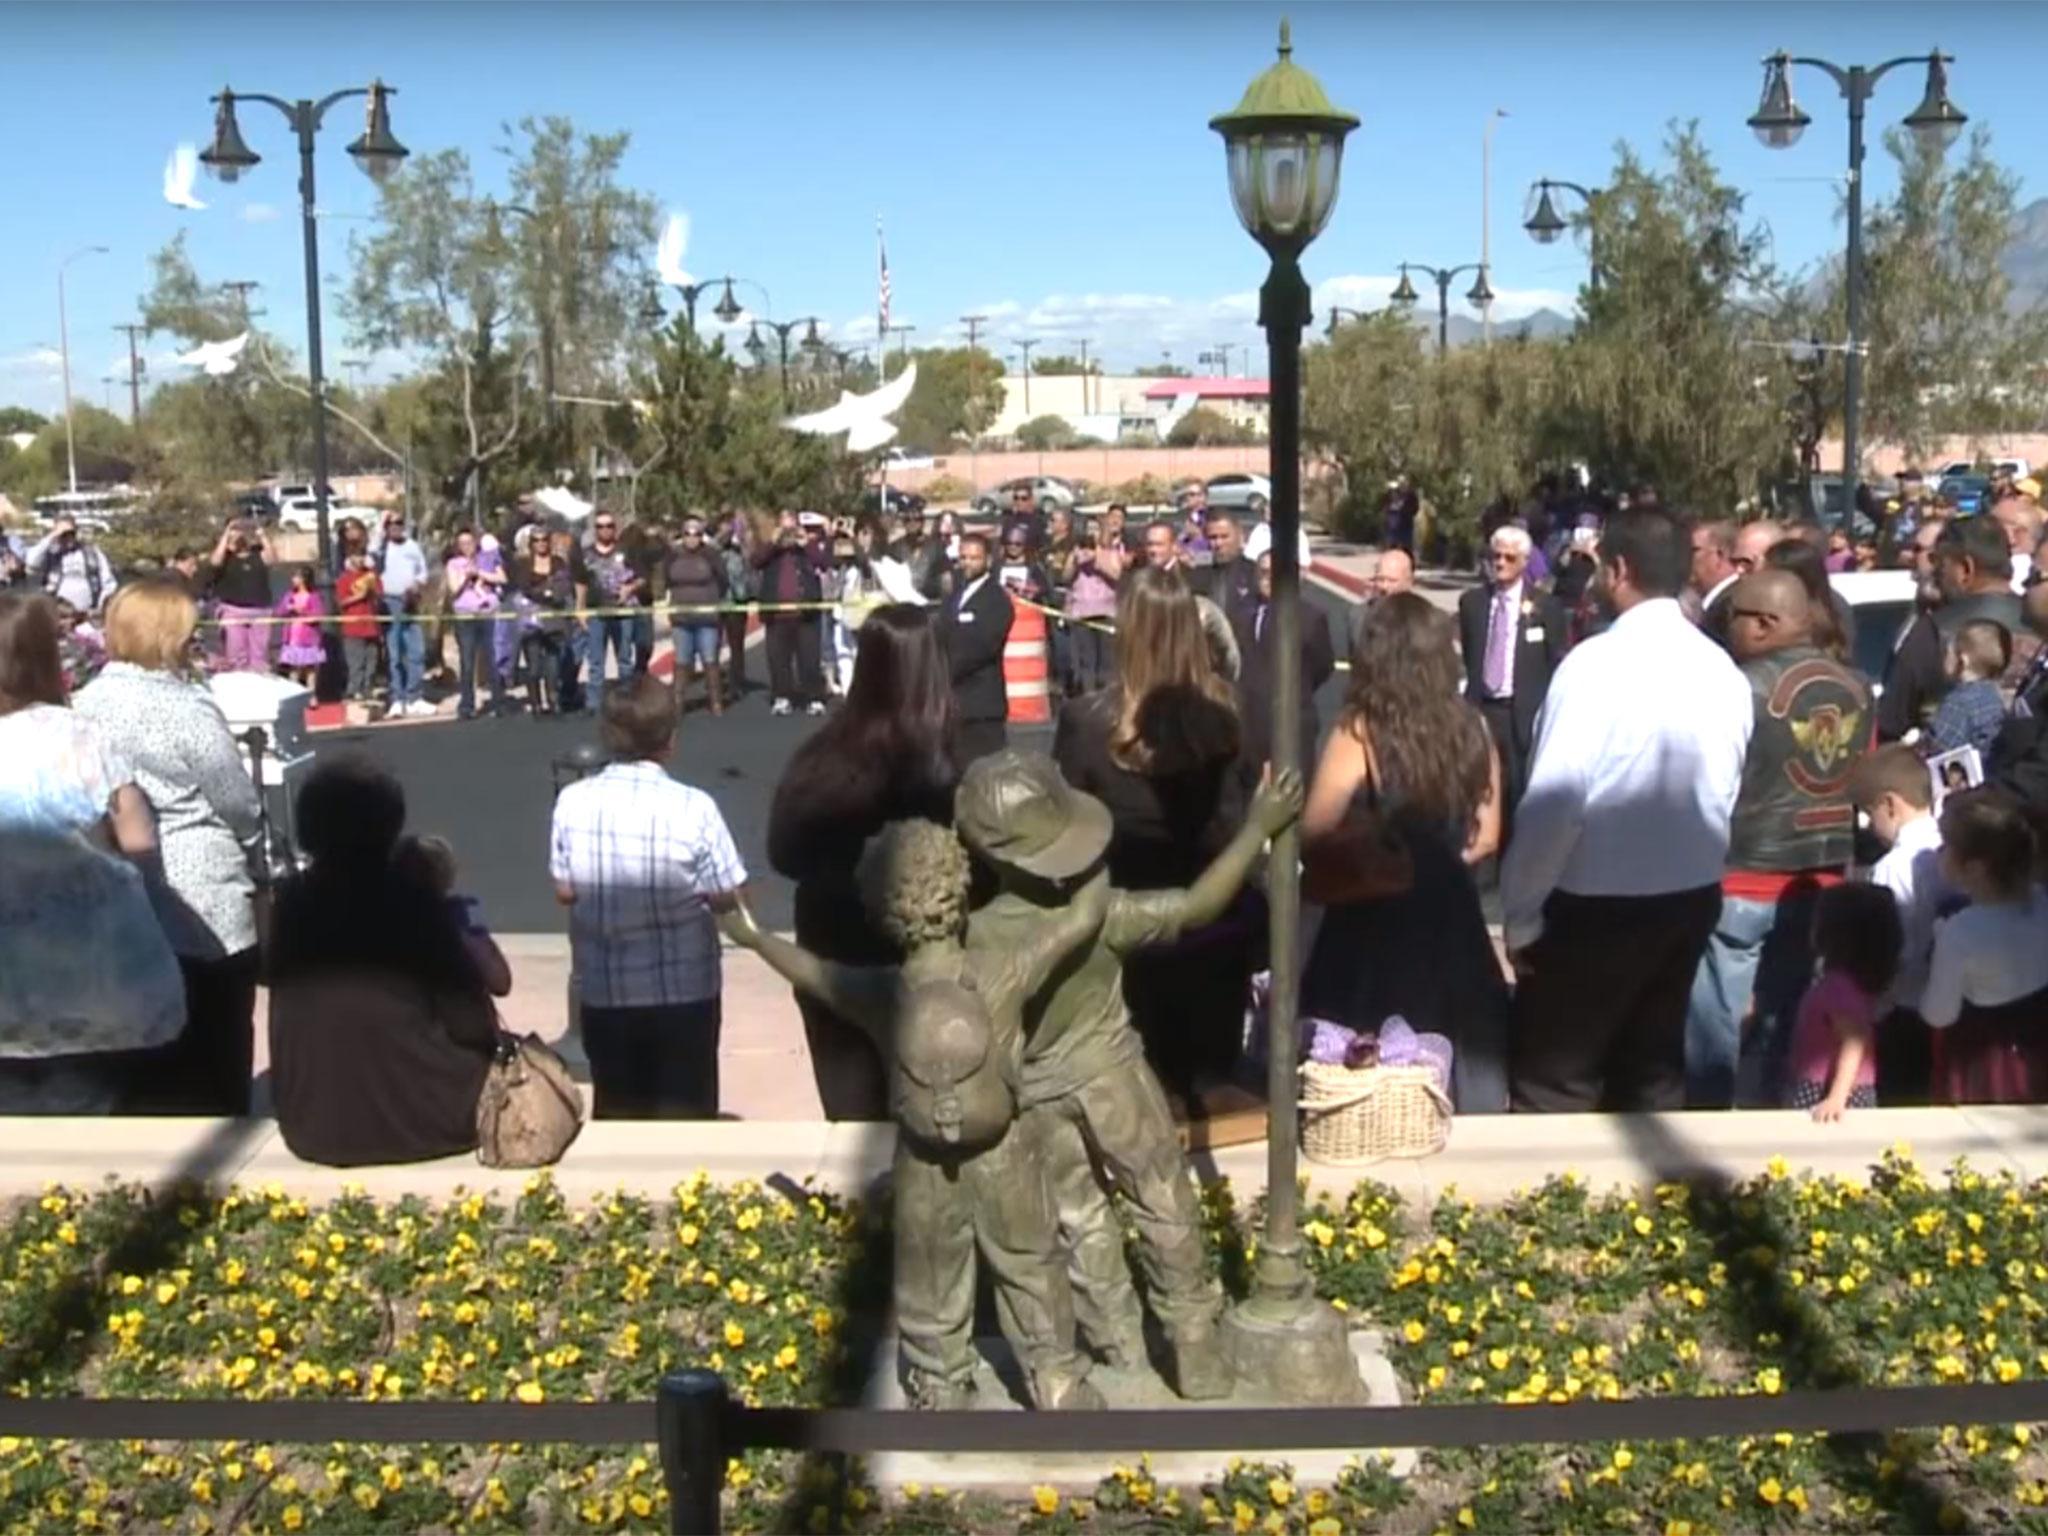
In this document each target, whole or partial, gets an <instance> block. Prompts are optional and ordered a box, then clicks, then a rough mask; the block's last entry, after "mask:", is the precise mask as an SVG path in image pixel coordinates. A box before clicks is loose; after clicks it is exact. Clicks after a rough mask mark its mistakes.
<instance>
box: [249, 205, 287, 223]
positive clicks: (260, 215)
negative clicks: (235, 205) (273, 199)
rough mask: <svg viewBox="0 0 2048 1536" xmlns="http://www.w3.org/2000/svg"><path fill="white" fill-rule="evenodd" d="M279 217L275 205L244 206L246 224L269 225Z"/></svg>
mask: <svg viewBox="0 0 2048 1536" xmlns="http://www.w3.org/2000/svg"><path fill="white" fill-rule="evenodd" d="M278 217H279V210H278V207H277V205H276V204H275V203H245V204H243V206H242V222H243V223H244V224H268V223H270V222H271V221H272V220H274V219H276V218H278Z"/></svg>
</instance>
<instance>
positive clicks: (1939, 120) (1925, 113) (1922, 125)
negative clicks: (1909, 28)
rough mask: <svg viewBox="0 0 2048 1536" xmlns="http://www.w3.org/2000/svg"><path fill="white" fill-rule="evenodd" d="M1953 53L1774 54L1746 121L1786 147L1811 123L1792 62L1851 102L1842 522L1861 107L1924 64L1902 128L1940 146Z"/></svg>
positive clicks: (1852, 378)
mask: <svg viewBox="0 0 2048 1536" xmlns="http://www.w3.org/2000/svg"><path fill="white" fill-rule="evenodd" d="M1954 62H1955V59H1954V56H1953V55H1950V54H1946V53H1943V52H1942V51H1941V50H1940V49H1938V48H1937V49H1936V50H1935V51H1934V52H1932V53H1921V54H1908V55H1906V56H1905V57H1903V58H1897V59H1887V60H1886V61H1885V62H1884V63H1882V64H1880V65H1878V66H1877V68H1875V69H1866V68H1865V67H1864V66H1863V65H1861V64H1852V65H1850V66H1849V67H1848V68H1847V69H1844V68H1842V67H1841V66H1840V65H1838V64H1830V63H1829V62H1828V61H1827V60H1826V59H1810V58H1804V57H1795V56H1794V55H1792V54H1789V53H1782V52H1781V53H1774V54H1772V55H1771V56H1770V57H1769V58H1767V59H1765V60H1764V94H1763V100H1761V101H1760V102H1758V103H1757V109H1756V111H1755V112H1754V113H1752V114H1751V115H1750V119H1749V126H1750V128H1751V129H1752V130H1753V131H1754V132H1755V134H1756V136H1757V137H1758V138H1759V139H1761V140H1762V141H1763V143H1764V145H1765V146H1766V147H1767V148H1770V149H1790V148H1791V147H1792V146H1793V145H1794V144H1796V143H1798V142H1799V135H1800V134H1802V133H1804V132H1805V131H1806V125H1807V124H1808V123H1810V122H1812V121H1813V119H1812V118H1810V117H1808V116H1807V115H1806V113H1804V112H1803V111H1801V110H1800V108H1799V103H1798V102H1797V101H1795V100H1794V99H1793V97H1792V66H1793V65H1795V64H1803V65H1806V66H1807V67H1809V68H1812V69H1818V70H1822V71H1824V72H1825V73H1826V74H1827V75H1828V77H1829V78H1830V79H1832V80H1833V81H1834V82H1835V84H1836V86H1837V87H1839V88H1840V90H1841V92H1842V95H1843V97H1844V99H1845V100H1847V101H1848V103H1849V252H1848V259H1847V262H1846V265H1845V266H1844V269H1843V273H1842V281H1843V285H1844V286H1845V288H1846V289H1847V290H1848V291H1847V299H1848V310H1849V316H1848V320H1849V348H1848V351H1847V352H1846V353H1844V354H1843V361H1842V519H1843V526H1844V527H1846V528H1853V527H1854V526H1855V522H1856V500H1857V493H1858V491H1859V490H1860V489H1861V482H1862V479H1863V109H1864V107H1865V105H1866V104H1867V103H1868V102H1869V100H1870V98H1871V96H1872V95H1874V94H1875V93H1876V91H1877V82H1878V81H1880V80H1882V79H1883V78H1884V77H1885V76H1886V75H1888V74H1890V73H1891V72H1892V71H1893V70H1895V69H1897V68H1898V67H1899V66H1900V65H1902V64H1925V65H1926V66H1927V88H1926V90H1925V91H1924V92H1923V93H1922V95H1921V97H1920V105H1919V106H1917V107H1915V108H1914V109H1913V110H1912V111H1911V112H1910V113H1908V114H1907V115H1906V119H1905V122H1906V126H1907V127H1908V128H1910V129H1912V130H1913V133H1914V134H1915V136H1916V137H1918V138H1919V139H1920V141H1921V142H1922V143H1923V144H1931V145H1933V146H1934V147H1935V148H1937V149H1946V148H1947V147H1948V146H1949V145H1951V144H1953V143H1954V142H1955V140H1956V135H1957V134H1959V133H1961V132H1962V131H1963V124H1964V123H1966V122H1968V121H1969V119H1968V118H1966V117H1965V116H1964V115H1963V114H1962V112H1961V111H1960V110H1958V109H1957V107H1956V104H1955V103H1954V102H1952V101H1950V100H1949V99H1948V66H1949V65H1951V64H1953V63H1954Z"/></svg>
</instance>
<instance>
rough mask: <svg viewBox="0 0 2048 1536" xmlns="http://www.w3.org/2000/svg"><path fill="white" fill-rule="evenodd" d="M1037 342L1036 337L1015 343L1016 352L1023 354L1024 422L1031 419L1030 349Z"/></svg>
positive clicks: (1027, 337) (1022, 339)
mask: <svg viewBox="0 0 2048 1536" xmlns="http://www.w3.org/2000/svg"><path fill="white" fill-rule="evenodd" d="M1038 342H1039V338H1038V337H1036V336H1025V337H1021V338H1019V340H1018V342H1017V350H1018V351H1019V352H1021V353H1023V354H1024V419H1025V420H1026V421H1029V420H1030V419H1031V349H1032V348H1033V347H1035V346H1037V345H1038Z"/></svg>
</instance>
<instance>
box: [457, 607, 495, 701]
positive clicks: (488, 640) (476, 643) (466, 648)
mask: <svg viewBox="0 0 2048 1536" xmlns="http://www.w3.org/2000/svg"><path fill="white" fill-rule="evenodd" d="M497 629H498V625H497V623H496V621H494V620H482V619H476V620H470V621H467V622H458V623H457V624H456V625H455V670H456V673H457V675H458V678H459V680H460V685H461V693H460V695H459V696H458V699H457V703H456V713H457V714H459V715H461V716H462V718H463V719H465V720H467V719H468V718H469V717H470V716H471V715H474V714H475V713H476V668H477V663H478V662H479V661H481V662H482V663H483V664H484V665H485V666H486V667H488V668H490V673H491V702H492V703H493V704H496V703H500V702H502V701H503V699H504V697H505V690H504V683H503V681H502V679H501V678H500V677H499V674H498V669H497V666H496V644H495V642H496V638H497V634H496V632H497Z"/></svg>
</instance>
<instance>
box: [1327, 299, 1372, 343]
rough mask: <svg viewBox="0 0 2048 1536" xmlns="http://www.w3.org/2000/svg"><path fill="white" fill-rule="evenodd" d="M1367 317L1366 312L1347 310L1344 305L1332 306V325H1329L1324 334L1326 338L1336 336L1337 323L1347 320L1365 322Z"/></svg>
mask: <svg viewBox="0 0 2048 1536" xmlns="http://www.w3.org/2000/svg"><path fill="white" fill-rule="evenodd" d="M1365 317H1366V315H1365V311H1364V310H1362V309H1347V308H1346V307H1345V306H1344V305H1342V304H1332V305H1331V306H1330V324H1329V326H1328V327H1327V328H1326V329H1325V330H1324V332H1323V334H1324V335H1325V336H1334V335H1336V334H1337V323H1338V322H1339V321H1340V320H1345V319H1350V320H1363V319H1365Z"/></svg>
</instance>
